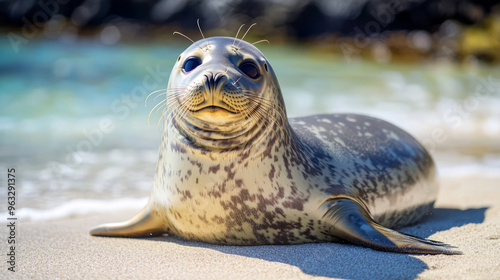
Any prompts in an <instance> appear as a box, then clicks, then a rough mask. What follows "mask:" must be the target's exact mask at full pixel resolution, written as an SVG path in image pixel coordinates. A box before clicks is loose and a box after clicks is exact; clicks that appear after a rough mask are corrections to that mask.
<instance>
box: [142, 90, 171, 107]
mask: <svg viewBox="0 0 500 280" xmlns="http://www.w3.org/2000/svg"><path fill="white" fill-rule="evenodd" d="M161 91H165V93H166V92H167V89H159V90H155V91H153V92H152V93H150V94H149V95H148V96H147V97H146V100H144V106H147V102H148V98H149V97H150V96H151V95H153V94H155V93H157V92H161Z"/></svg>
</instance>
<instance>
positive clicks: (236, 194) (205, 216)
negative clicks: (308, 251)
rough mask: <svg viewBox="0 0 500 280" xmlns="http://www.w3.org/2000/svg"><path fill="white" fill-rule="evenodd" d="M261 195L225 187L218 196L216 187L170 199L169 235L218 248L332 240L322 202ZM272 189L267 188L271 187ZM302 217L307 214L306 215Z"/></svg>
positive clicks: (277, 191) (278, 191)
mask: <svg viewBox="0 0 500 280" xmlns="http://www.w3.org/2000/svg"><path fill="white" fill-rule="evenodd" d="M270 189H273V190H274V191H271V192H269V191H263V190H262V191H261V190H259V189H258V188H253V187H252V186H250V187H249V186H245V188H238V187H236V185H235V186H234V188H233V189H231V188H230V187H228V186H226V189H225V192H224V193H222V194H221V195H219V196H213V195H210V194H211V192H212V190H213V187H212V186H209V187H208V188H206V189H205V190H204V191H201V192H196V194H195V193H194V192H193V191H190V193H191V196H190V197H189V198H186V197H185V196H184V195H176V194H175V193H174V194H173V195H172V196H171V200H170V206H169V207H168V211H166V213H167V215H168V220H169V221H170V223H171V224H172V229H171V231H172V232H170V233H172V234H174V235H177V236H180V237H183V238H186V239H190V240H199V241H204V242H210V243H217V244H232V245H258V244H296V243H309V242H319V241H331V240H332V238H331V237H328V236H326V235H324V234H323V233H322V232H323V231H324V229H323V228H322V227H321V222H320V220H321V216H320V215H321V214H320V212H319V207H318V206H319V205H320V201H315V202H313V201H312V200H309V199H310V198H309V199H308V200H309V202H310V203H308V202H304V203H302V202H299V201H295V202H294V201H293V200H291V198H292V196H291V193H288V192H287V191H286V189H287V188H285V187H276V188H270ZM268 190H269V189H268ZM304 213H307V214H306V215H304Z"/></svg>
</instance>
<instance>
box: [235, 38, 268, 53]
mask: <svg viewBox="0 0 500 280" xmlns="http://www.w3.org/2000/svg"><path fill="white" fill-rule="evenodd" d="M262 42H267V43H268V44H271V42H269V40H266V39H264V40H260V41H257V42H255V43H252V45H256V44H258V43H262ZM244 48H245V47H241V48H240V49H239V50H240V51H241V50H242V49H244Z"/></svg>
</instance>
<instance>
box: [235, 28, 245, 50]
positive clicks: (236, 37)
mask: <svg viewBox="0 0 500 280" xmlns="http://www.w3.org/2000/svg"><path fill="white" fill-rule="evenodd" d="M243 26H245V24H242V25H241V26H240V28H238V32H236V36H234V41H233V45H232V46H233V47H235V46H234V44H235V43H236V39H238V34H240V30H241V28H243ZM236 49H237V48H236Z"/></svg>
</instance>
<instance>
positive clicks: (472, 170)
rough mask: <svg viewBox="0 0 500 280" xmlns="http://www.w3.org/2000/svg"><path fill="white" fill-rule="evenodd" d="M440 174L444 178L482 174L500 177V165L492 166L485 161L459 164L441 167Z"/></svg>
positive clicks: (488, 176)
mask: <svg viewBox="0 0 500 280" xmlns="http://www.w3.org/2000/svg"><path fill="white" fill-rule="evenodd" d="M439 176H440V177H442V178H463V177H471V176H480V177H487V178H500V165H499V166H492V165H488V164H484V163H468V164H461V165H457V166H442V167H439Z"/></svg>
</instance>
